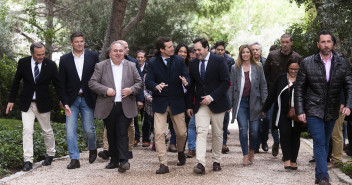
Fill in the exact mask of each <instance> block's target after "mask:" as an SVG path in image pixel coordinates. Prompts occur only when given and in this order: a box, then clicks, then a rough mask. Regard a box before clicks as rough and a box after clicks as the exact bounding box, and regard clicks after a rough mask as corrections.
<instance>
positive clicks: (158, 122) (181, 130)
mask: <svg viewBox="0 0 352 185" xmlns="http://www.w3.org/2000/svg"><path fill="white" fill-rule="evenodd" d="M168 113H169V115H170V118H171V121H172V123H173V124H172V125H173V126H174V129H175V133H176V145H177V151H178V152H182V151H183V148H184V146H185V143H186V138H187V127H186V122H185V113H184V112H181V113H180V114H176V115H172V113H171V109H170V106H168V107H167V108H166V112H165V113H163V114H162V113H154V133H155V148H156V151H157V152H158V157H159V162H160V164H163V165H165V166H167V155H166V153H167V152H166V144H165V130H166V128H167V114H168Z"/></svg>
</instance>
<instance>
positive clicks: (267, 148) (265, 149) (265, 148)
mask: <svg viewBox="0 0 352 185" xmlns="http://www.w3.org/2000/svg"><path fill="white" fill-rule="evenodd" d="M262 149H263V150H264V151H266V152H267V151H268V150H269V147H268V144H267V143H264V144H262Z"/></svg>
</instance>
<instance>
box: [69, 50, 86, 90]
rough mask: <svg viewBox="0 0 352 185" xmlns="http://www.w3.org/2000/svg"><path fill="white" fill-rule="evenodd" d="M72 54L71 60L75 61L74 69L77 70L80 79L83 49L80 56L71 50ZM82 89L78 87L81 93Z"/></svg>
mask: <svg viewBox="0 0 352 185" xmlns="http://www.w3.org/2000/svg"><path fill="white" fill-rule="evenodd" d="M72 55H73V60H74V61H75V65H76V70H77V74H78V77H79V80H81V81H82V73H83V64H84V51H83V53H82V55H81V56H79V57H78V56H76V55H75V54H74V53H73V51H72ZM82 92H83V90H82V89H79V93H82Z"/></svg>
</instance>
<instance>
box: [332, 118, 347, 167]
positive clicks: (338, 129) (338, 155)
mask: <svg viewBox="0 0 352 185" xmlns="http://www.w3.org/2000/svg"><path fill="white" fill-rule="evenodd" d="M344 120H345V115H343V114H340V115H339V118H338V119H337V120H336V123H335V126H334V129H333V130H332V134H331V140H332V153H331V157H332V159H333V160H334V162H341V161H342V153H343V134H342V128H343V121H344Z"/></svg>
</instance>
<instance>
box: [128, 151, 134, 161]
mask: <svg viewBox="0 0 352 185" xmlns="http://www.w3.org/2000/svg"><path fill="white" fill-rule="evenodd" d="M128 159H133V153H132V151H131V152H130V151H129V152H128Z"/></svg>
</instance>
